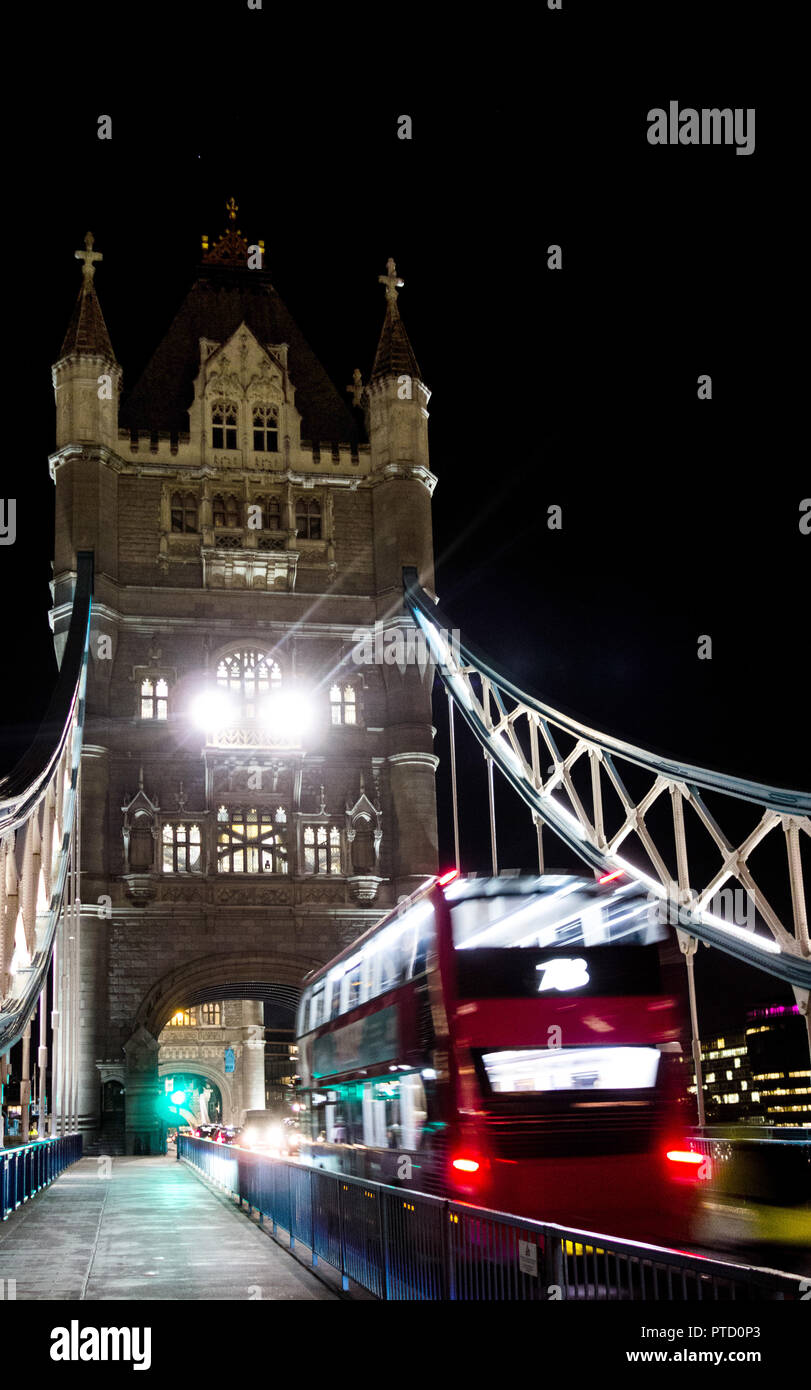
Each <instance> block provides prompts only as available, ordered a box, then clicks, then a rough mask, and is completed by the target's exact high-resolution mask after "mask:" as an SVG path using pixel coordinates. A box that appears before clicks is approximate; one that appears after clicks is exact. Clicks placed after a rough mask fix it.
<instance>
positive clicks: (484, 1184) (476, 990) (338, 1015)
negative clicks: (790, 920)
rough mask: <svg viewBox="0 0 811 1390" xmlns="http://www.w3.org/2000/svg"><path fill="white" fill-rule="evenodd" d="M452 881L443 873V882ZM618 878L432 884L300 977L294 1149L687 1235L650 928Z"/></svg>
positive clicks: (673, 1237)
mask: <svg viewBox="0 0 811 1390" xmlns="http://www.w3.org/2000/svg"><path fill="white" fill-rule="evenodd" d="M451 878H452V881H446V880H447V879H451ZM651 917H652V915H651V911H650V908H649V904H648V898H647V895H646V894H645V892H644V890H643V889H641V888H640V887H639V886H638V885H636V884H633V883H631V882H629V881H628V880H627V879H626V880H625V881H621V880H619V881H618V880H616V879H615V880H614V881H612V882H602V883H595V882H593V881H590V880H584V879H582V878H578V877H574V876H571V875H563V874H546V875H544V876H542V877H540V878H506V877H503V878H468V879H460V878H458V877H456V876H455V875H454V876H450V875H448V876H446V877H445V880H443V879H439V880H433V881H431V882H429V884H428V885H427V886H426V887H425V888H424V889H423V890H421V891H420V892H418V893H416V894H414V895H412V897H410V898H409V899H407V900H406V901H404V902H403V903H401V904H400V905H399V906H398V908H397V909H396V910H395V911H393V912H391V913H390V914H389V915H388V916H387V917H385V918H384V919H383V920H382V921H381V922H380V923H379V924H378V925H376V926H375V927H373V928H372V929H371V930H370V931H368V932H366V933H365V935H363V936H362V937H360V938H359V939H358V940H357V941H356V942H354V943H353V944H352V945H351V946H350V947H348V948H347V949H346V950H345V951H343V952H342V953H341V954H340V955H339V956H337V957H336V958H335V959H334V960H332V961H330V963H329V964H328V965H326V966H324V967H323V968H322V969H320V970H317V971H315V972H314V973H313V974H311V975H309V976H308V977H307V979H306V980H305V982H304V989H303V994H302V998H301V1002H300V1006H299V1013H298V1026H297V1034H298V1047H299V1059H300V1060H299V1067H300V1073H301V1088H300V1096H299V1099H300V1102H301V1104H302V1112H301V1115H302V1137H301V1144H300V1156H301V1158H302V1159H303V1160H304V1161H307V1162H311V1163H315V1164H317V1165H318V1166H320V1167H323V1168H328V1169H332V1170H334V1171H339V1172H345V1173H350V1174H353V1175H355V1176H359V1177H366V1178H368V1179H372V1180H377V1181H380V1182H385V1183H399V1184H401V1185H403V1186H405V1187H411V1188H416V1189H418V1190H421V1191H425V1192H432V1193H437V1194H441V1195H445V1196H450V1197H453V1198H455V1199H457V1200H462V1201H467V1202H472V1203H475V1204H476V1205H477V1206H484V1207H490V1208H492V1209H495V1210H500V1211H506V1212H511V1213H515V1214H517V1215H520V1216H530V1217H535V1218H537V1219H540V1220H547V1221H556V1222H560V1223H561V1224H564V1225H568V1226H576V1227H581V1228H584V1229H587V1230H592V1231H600V1232H603V1233H605V1234H610V1235H614V1236H620V1237H621V1236H626V1237H628V1238H631V1239H634V1238H635V1239H640V1240H646V1241H659V1242H670V1243H672V1242H673V1241H679V1242H683V1241H685V1240H686V1239H687V1238H688V1236H689V1230H690V1223H691V1215H692V1212H693V1209H694V1206H695V1197H696V1187H697V1183H698V1181H699V1176H700V1173H699V1168H700V1164H701V1159H700V1157H699V1156H698V1155H696V1154H692V1153H690V1152H689V1146H688V1144H687V1142H686V1141H685V1139H684V1135H683V1132H682V1126H683V1125H684V1124H685V1122H686V1120H685V1119H684V1118H682V1108H681V1107H679V1106H678V1103H677V1095H676V1091H675V1074H674V1068H673V1060H674V1059H673V1057H672V1056H671V1055H670V1054H672V1053H674V1052H675V1053H678V1052H679V1051H680V1045H679V1041H678V1040H679V1036H680V1033H681V1028H680V1021H681V1011H680V1005H679V1001H678V1000H677V999H676V998H673V997H670V996H668V995H665V994H663V992H662V988H661V984H660V961H659V946H658V943H659V942H660V941H661V940H662V939H663V937H664V936H666V928H664V927H663V926H661V925H660V924H659V923H658V922H657V921H656V920H655V914H654V920H652V919H651Z"/></svg>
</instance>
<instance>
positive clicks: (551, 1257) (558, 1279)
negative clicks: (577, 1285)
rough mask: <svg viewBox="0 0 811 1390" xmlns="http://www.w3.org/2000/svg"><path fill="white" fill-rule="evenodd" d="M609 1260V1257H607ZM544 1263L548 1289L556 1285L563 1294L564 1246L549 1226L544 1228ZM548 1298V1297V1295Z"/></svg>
mask: <svg viewBox="0 0 811 1390" xmlns="http://www.w3.org/2000/svg"><path fill="white" fill-rule="evenodd" d="M606 1258H607V1257H606ZM543 1262H544V1277H545V1279H546V1287H547V1289H548V1288H549V1286H550V1284H555V1285H556V1286H557V1287H558V1288H559V1289H560V1290H561V1293H562V1292H563V1246H562V1244H561V1240H560V1237H559V1236H558V1237H557V1238H556V1237H555V1236H553V1235H552V1234H551V1232H550V1230H549V1227H548V1226H544V1228H543ZM547 1297H548V1295H547Z"/></svg>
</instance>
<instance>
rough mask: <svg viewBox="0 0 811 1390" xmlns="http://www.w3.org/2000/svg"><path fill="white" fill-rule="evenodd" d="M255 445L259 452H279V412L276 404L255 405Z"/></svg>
mask: <svg viewBox="0 0 811 1390" xmlns="http://www.w3.org/2000/svg"><path fill="white" fill-rule="evenodd" d="M253 447H254V450H255V451H256V453H257V454H275V453H278V449H279V413H278V411H277V409H276V407H275V406H273V405H257V406H254V411H253Z"/></svg>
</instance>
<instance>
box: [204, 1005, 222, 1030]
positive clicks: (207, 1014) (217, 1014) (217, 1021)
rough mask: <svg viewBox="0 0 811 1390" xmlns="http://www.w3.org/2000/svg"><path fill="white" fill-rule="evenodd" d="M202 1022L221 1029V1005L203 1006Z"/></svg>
mask: <svg viewBox="0 0 811 1390" xmlns="http://www.w3.org/2000/svg"><path fill="white" fill-rule="evenodd" d="M200 1022H201V1023H208V1024H209V1025H213V1026H214V1027H215V1028H219V1027H221V1025H222V1007H221V1005H220V1004H201V1006H200Z"/></svg>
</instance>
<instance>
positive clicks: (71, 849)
mask: <svg viewBox="0 0 811 1390" xmlns="http://www.w3.org/2000/svg"><path fill="white" fill-rule="evenodd" d="M92 591H93V555H92V552H88V551H80V552H79V554H78V556H77V568H76V582H75V588H74V595H73V610H72V614H71V621H70V628H69V631H68V637H67V644H66V646H65V651H64V655H63V658H62V664H61V667H60V671H59V677H58V680H57V684H56V689H55V690H54V694H53V697H52V699H51V702H50V704H49V706H48V710H47V713H46V715H45V718H44V720H43V722H42V725H41V727H40V730H39V733H38V734H37V737H36V739H35V740H34V742H33V743H32V744H31V747H30V748H29V749H28V751H27V752H26V753H25V754H24V755H23V757H22V758H21V759H20V761H19V763H18V764H17V766H16V767H15V768H14V770H13V771H12V772H11V773H10V774H9V776H8V777H7V778H5V779H3V781H0V1056H2V1055H3V1054H4V1053H7V1052H8V1051H9V1049H10V1048H12V1047H13V1046H14V1044H15V1043H16V1042H18V1041H19V1039H20V1038H22V1037H24V1035H25V1034H26V1030H27V1028H28V1025H29V1023H30V1021H31V1017H32V1015H33V1013H34V1011H35V1009H36V1007H37V1003H38V1002H39V1003H40V1007H41V1019H40V1027H41V1034H42V1025H43V1023H44V1021H45V1019H46V1016H47V1000H46V996H47V984H48V969H49V966H50V964H51V961H52V959H53V958H54V950H55V949H56V957H57V963H55V966H54V981H55V988H56V996H55V998H54V1001H53V1008H54V1020H55V1030H54V1032H55V1046H56V1049H57V1056H56V1057H55V1059H54V1066H55V1068H56V1069H57V1070H55V1072H54V1075H55V1077H57V1086H56V1088H55V1089H57V1090H59V1089H60V1086H61V1090H62V1092H63V1095H64V1093H65V1091H66V1089H67V1090H69V1089H70V1087H71V1081H70V1078H71V1076H72V1073H73V1072H74V1071H75V1065H74V1064H75V1059H76V1053H77V1050H78V1036H77V1035H78V988H76V985H75V982H76V980H77V979H78V970H77V969H76V964H77V961H78V929H79V907H80V903H79V764H80V759H81V752H82V735H83V730H84V717H85V688H86V684H87V661H88V652H89V642H90V612H91V606H92ZM66 917H69V919H70V924H69V927H68V929H67V930H66V929H65V918H66ZM74 1034H75V1035H76V1036H74ZM43 1050H44V1049H43ZM60 1051H61V1054H62V1055H61V1056H60V1055H59V1053H60ZM40 1066H41V1067H42V1066H43V1060H42V1058H40ZM59 1076H61V1078H62V1079H61V1083H60V1081H59V1079H58V1078H59Z"/></svg>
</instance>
